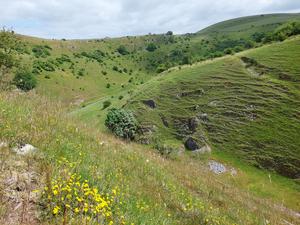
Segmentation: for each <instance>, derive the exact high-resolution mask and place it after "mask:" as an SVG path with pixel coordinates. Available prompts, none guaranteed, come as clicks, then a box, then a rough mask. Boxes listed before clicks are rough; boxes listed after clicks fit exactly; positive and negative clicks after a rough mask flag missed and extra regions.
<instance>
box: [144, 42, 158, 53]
mask: <svg viewBox="0 0 300 225" xmlns="http://www.w3.org/2000/svg"><path fill="white" fill-rule="evenodd" d="M156 49H157V47H156V45H155V44H154V43H150V44H148V46H147V48H146V50H147V51H149V52H154V51H155V50H156Z"/></svg>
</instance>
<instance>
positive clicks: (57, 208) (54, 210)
mask: <svg viewBox="0 0 300 225" xmlns="http://www.w3.org/2000/svg"><path fill="white" fill-rule="evenodd" d="M59 210H60V207H59V206H55V207H54V209H53V210H52V213H53V214H54V215H56V214H57V213H58V212H59Z"/></svg>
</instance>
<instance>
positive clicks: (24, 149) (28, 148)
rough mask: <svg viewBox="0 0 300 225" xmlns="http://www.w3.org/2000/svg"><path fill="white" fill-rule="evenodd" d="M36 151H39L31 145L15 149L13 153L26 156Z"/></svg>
mask: <svg viewBox="0 0 300 225" xmlns="http://www.w3.org/2000/svg"><path fill="white" fill-rule="evenodd" d="M36 150H37V148H36V147H34V146H32V145H30V144H25V145H23V146H20V147H16V148H13V151H14V152H15V153H17V154H18V155H26V154H29V153H32V152H35V151H36Z"/></svg>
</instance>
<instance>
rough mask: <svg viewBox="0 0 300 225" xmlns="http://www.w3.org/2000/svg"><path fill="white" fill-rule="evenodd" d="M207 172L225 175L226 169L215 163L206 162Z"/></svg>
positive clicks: (212, 161)
mask: <svg viewBox="0 0 300 225" xmlns="http://www.w3.org/2000/svg"><path fill="white" fill-rule="evenodd" d="M208 166H209V170H210V171H212V172H213V173H215V174H221V173H225V172H226V171H227V169H226V167H225V166H224V165H223V164H222V163H219V162H217V161H214V160H211V161H209V162H208Z"/></svg>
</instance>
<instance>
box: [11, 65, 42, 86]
mask: <svg viewBox="0 0 300 225" xmlns="http://www.w3.org/2000/svg"><path fill="white" fill-rule="evenodd" d="M13 83H14V84H15V85H16V86H17V88H20V89H21V90H23V91H29V90H31V89H33V88H35V87H36V83H37V81H36V79H35V77H34V76H33V75H32V73H31V72H29V71H28V70H26V69H24V70H19V71H18V72H17V73H16V75H15V77H14V80H13Z"/></svg>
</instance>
